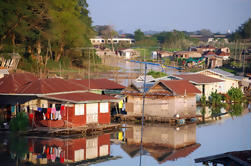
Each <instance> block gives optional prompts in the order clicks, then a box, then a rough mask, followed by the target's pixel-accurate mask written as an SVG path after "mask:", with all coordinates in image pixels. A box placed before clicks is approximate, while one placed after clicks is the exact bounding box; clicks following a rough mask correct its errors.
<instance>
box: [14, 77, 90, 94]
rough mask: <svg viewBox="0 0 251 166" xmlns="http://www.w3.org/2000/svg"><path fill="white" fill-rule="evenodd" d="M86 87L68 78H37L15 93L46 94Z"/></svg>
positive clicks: (82, 89)
mask: <svg viewBox="0 0 251 166" xmlns="http://www.w3.org/2000/svg"><path fill="white" fill-rule="evenodd" d="M85 90H88V88H86V87H84V86H82V85H79V84H76V83H74V82H72V81H69V80H64V79H60V78H47V79H39V80H35V81H32V82H29V83H27V84H25V85H24V86H22V87H20V88H19V89H18V91H17V93H20V94H47V93H57V92H69V91H85Z"/></svg>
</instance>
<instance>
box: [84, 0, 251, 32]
mask: <svg viewBox="0 0 251 166" xmlns="http://www.w3.org/2000/svg"><path fill="white" fill-rule="evenodd" d="M87 2H88V4H89V8H88V9H89V11H90V16H91V17H92V19H93V25H113V26H114V28H115V29H116V30H123V31H124V32H134V31H135V30H136V29H139V28H140V29H142V30H143V31H147V30H154V31H169V30H173V29H177V30H186V31H195V30H200V29H203V28H206V29H210V30H211V31H213V32H223V33H224V32H226V31H227V30H228V29H230V30H231V31H235V30H236V29H237V28H238V27H239V26H240V25H241V24H242V23H244V22H245V21H247V20H248V18H251V0H87Z"/></svg>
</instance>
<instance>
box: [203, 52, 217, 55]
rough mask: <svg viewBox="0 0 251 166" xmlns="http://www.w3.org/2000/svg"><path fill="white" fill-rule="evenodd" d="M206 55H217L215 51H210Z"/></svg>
mask: <svg viewBox="0 0 251 166" xmlns="http://www.w3.org/2000/svg"><path fill="white" fill-rule="evenodd" d="M205 55H216V54H215V52H213V51H208V52H207V53H206V54H205Z"/></svg>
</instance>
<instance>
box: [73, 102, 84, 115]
mask: <svg viewBox="0 0 251 166" xmlns="http://www.w3.org/2000/svg"><path fill="white" fill-rule="evenodd" d="M84 114H85V105H84V104H75V115H84Z"/></svg>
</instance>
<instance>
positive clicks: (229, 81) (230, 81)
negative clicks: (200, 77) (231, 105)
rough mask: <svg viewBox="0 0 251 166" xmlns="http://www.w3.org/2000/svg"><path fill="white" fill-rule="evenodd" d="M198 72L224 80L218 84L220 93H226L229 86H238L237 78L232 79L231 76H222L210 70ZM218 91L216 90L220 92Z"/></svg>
mask: <svg viewBox="0 0 251 166" xmlns="http://www.w3.org/2000/svg"><path fill="white" fill-rule="evenodd" d="M200 74H204V75H206V76H209V77H213V78H218V79H221V80H224V82H223V83H219V86H220V88H219V89H220V91H221V93H227V91H228V90H229V89H230V88H231V87H234V88H238V87H239V84H238V82H239V81H238V80H233V79H231V78H227V77H223V76H220V75H218V74H214V73H212V72H209V71H203V72H200ZM220 91H218V92H220Z"/></svg>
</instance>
